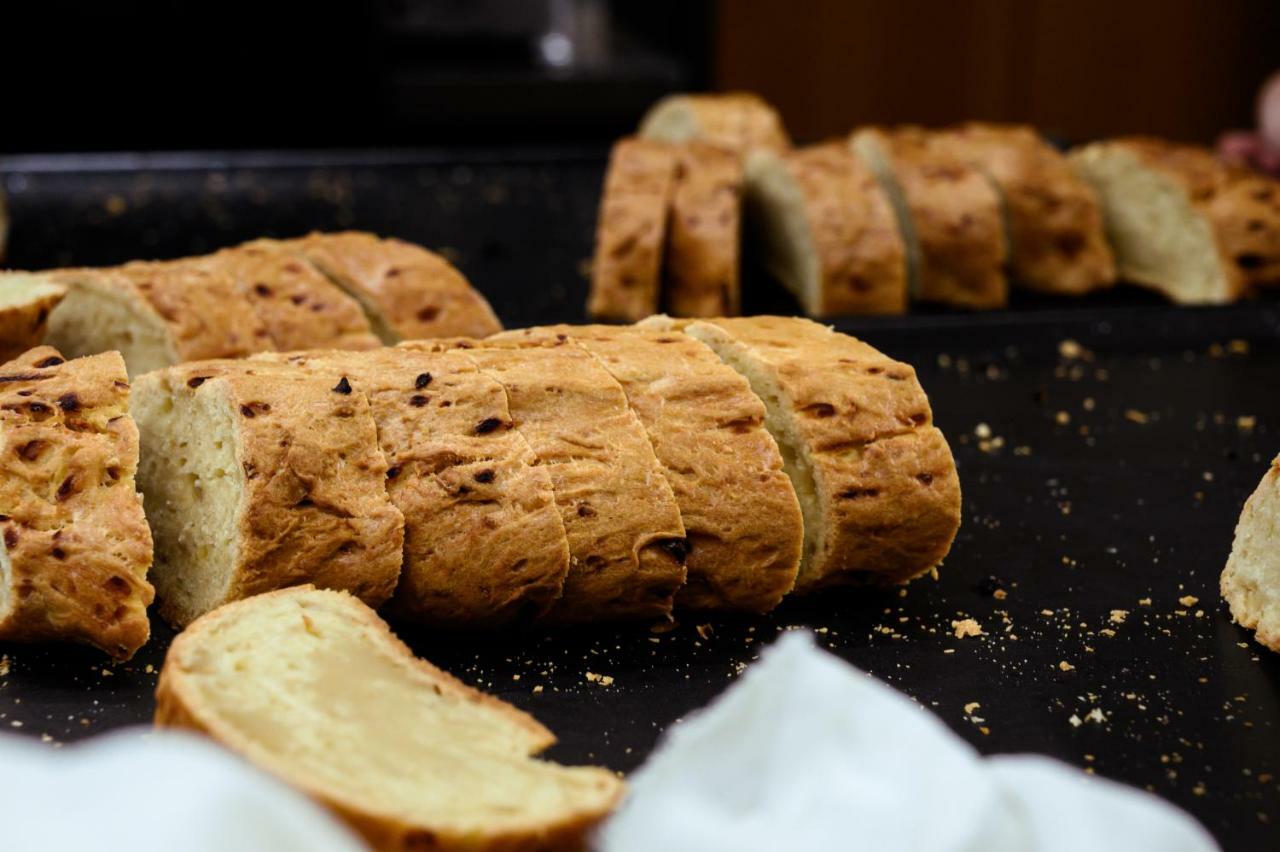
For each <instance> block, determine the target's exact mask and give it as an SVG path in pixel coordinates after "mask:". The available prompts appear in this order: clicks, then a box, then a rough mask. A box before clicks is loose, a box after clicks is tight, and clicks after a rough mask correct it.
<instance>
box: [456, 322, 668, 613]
mask: <svg viewBox="0 0 1280 852" xmlns="http://www.w3.org/2000/svg"><path fill="white" fill-rule="evenodd" d="M462 345H464V346H466V347H467V348H466V349H465V350H463V351H465V352H466V354H467V355H468V356H470V357H471V358H472V359H473V360H474V361H475V363H476V365H477V366H478V367H480V369H482V370H483V371H484V372H485V373H486V374H488V375H489V376H492V377H493V378H494V379H496V380H497V381H498V382H500V383H501V384H502V386H503V387H504V388H505V389H506V392H507V399H508V403H509V405H510V408H511V417H512V422H511V423H490V424H485V427H484V428H485V429H486V430H487V431H496V430H499V429H509V428H512V427H513V426H514V428H516V429H517V430H518V431H519V432H520V434H521V435H523V436H524V438H525V440H527V441H528V442H529V446H530V447H531V448H532V449H533V452H534V455H536V456H537V458H538V464H539V466H541V467H543V468H544V469H545V470H546V472H547V474H548V476H550V478H551V484H552V487H553V488H554V490H555V499H556V505H557V506H558V507H559V509H560V517H561V519H562V520H563V522H564V530H565V535H566V536H567V538H568V542H569V555H570V564H569V573H568V575H567V576H566V577H565V581H564V594H563V596H562V597H561V599H560V601H559V602H558V603H557V604H556V605H555V607H554V608H553V609H552V610H551V612H550V613H549V614H548V618H550V619H553V620H556V621H562V622H570V621H574V622H577V621H600V620H604V619H610V618H618V619H661V618H665V617H667V616H668V615H669V614H670V612H671V606H672V600H673V598H674V596H675V593H676V591H677V590H678V589H679V588H680V586H682V585H683V584H684V581H685V569H684V564H683V563H684V555H685V550H686V544H685V529H684V525H683V524H682V523H681V522H680V510H679V508H678V507H677V505H676V501H675V497H674V496H673V495H672V493H671V487H670V486H669V485H668V484H667V480H666V479H665V478H664V477H663V475H662V469H661V467H660V466H659V465H658V460H657V458H655V456H654V453H653V448H652V447H651V446H650V444H649V438H648V435H647V434H646V433H645V429H644V426H642V425H641V423H640V421H639V420H638V419H637V418H636V415H635V413H634V412H633V411H632V410H631V408H630V407H629V405H628V404H627V397H626V394H625V393H624V392H623V390H622V387H621V385H619V384H618V382H617V381H616V380H614V378H613V377H612V376H611V375H609V372H608V371H607V370H605V369H604V368H603V367H602V366H600V365H599V364H598V363H597V362H596V361H595V359H594V358H592V356H591V355H590V354H589V353H588V352H586V351H585V350H583V349H581V348H579V347H577V346H573V345H571V344H570V343H569V342H568V341H555V342H554V343H552V344H548V345H542V344H540V343H538V342H525V341H519V340H510V341H482V342H480V343H476V344H471V343H464V344H462Z"/></svg>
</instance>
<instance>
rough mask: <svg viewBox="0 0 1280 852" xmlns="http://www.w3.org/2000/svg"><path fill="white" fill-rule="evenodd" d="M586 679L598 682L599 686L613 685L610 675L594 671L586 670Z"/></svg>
mask: <svg viewBox="0 0 1280 852" xmlns="http://www.w3.org/2000/svg"><path fill="white" fill-rule="evenodd" d="M587 680H589V681H591V682H592V683H598V684H600V685H601V686H613V676H612V675H602V674H596V673H595V672H587Z"/></svg>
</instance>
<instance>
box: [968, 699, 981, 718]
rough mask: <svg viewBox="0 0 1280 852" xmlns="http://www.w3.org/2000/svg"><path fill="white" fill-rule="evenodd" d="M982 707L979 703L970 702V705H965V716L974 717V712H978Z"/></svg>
mask: <svg viewBox="0 0 1280 852" xmlns="http://www.w3.org/2000/svg"><path fill="white" fill-rule="evenodd" d="M981 706H982V705H981V704H979V703H978V702H977V701H970V702H969V703H968V704H966V705H964V714H965V715H966V716H972V715H973V711H974V710H977V709H978V708H979V707H981Z"/></svg>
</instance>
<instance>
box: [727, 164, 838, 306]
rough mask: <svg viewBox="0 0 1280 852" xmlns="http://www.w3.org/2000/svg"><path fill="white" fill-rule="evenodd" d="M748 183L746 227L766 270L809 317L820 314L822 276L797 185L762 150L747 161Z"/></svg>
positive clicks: (745, 178) (786, 170) (787, 171)
mask: <svg viewBox="0 0 1280 852" xmlns="http://www.w3.org/2000/svg"><path fill="white" fill-rule="evenodd" d="M744 180H745V183H744V185H745V195H746V198H745V216H746V220H747V227H748V229H749V231H750V232H751V233H752V234H753V235H754V237H755V242H756V244H757V245H758V246H759V252H760V259H761V261H762V262H763V264H764V266H765V268H766V269H768V270H769V272H770V273H771V274H772V275H773V276H774V277H776V278H777V279H778V280H779V281H781V282H782V284H783V285H784V286H785V287H786V288H787V289H788V290H790V291H791V292H792V294H794V295H795V297H796V298H797V299H798V300H799V301H800V305H801V306H802V307H803V308H804V310H805V312H806V313H809V314H820V313H822V310H821V308H822V270H821V269H820V268H819V266H820V265H819V260H818V253H817V250H816V248H815V247H814V245H813V235H812V232H811V230H810V228H809V219H808V216H807V214H806V212H805V197H804V192H803V190H801V188H800V184H799V182H797V181H796V179H795V178H794V177H793V176H792V175H791V172H790V171H789V170H788V169H787V167H786V165H785V164H784V162H783V161H782V159H781V158H780V157H779V156H778V155H777V154H773V153H770V152H768V151H760V150H757V151H753V152H752V153H751V154H750V155H749V156H748V157H747V162H746V169H745V174H744Z"/></svg>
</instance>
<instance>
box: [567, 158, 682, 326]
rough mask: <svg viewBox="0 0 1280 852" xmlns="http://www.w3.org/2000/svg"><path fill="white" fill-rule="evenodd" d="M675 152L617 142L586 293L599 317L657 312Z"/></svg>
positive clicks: (634, 317) (589, 309)
mask: <svg viewBox="0 0 1280 852" xmlns="http://www.w3.org/2000/svg"><path fill="white" fill-rule="evenodd" d="M676 151H677V149H676V148H675V146H672V145H668V144H666V143H665V142H654V141H652V140H648V139H637V138H626V139H620V140H618V142H617V143H616V144H615V145H614V146H613V151H612V152H611V153H610V155H609V167H608V171H607V172H606V173H605V179H604V191H603V193H602V194H601V196H600V214H599V218H598V221H597V223H596V248H595V256H594V259H593V260H592V264H591V292H590V294H589V296H588V297H587V313H589V314H590V315H591V316H593V317H596V318H597V319H613V320H623V321H635V320H639V319H642V318H643V317H647V316H648V315H649V314H652V313H654V312H655V311H657V310H658V295H659V290H660V286H661V281H662V259H663V254H664V246H665V245H666V240H667V224H668V213H669V208H670V205H671V198H672V194H673V192H674V191H675V177H676Z"/></svg>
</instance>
